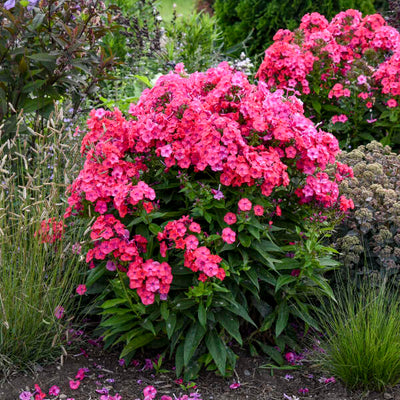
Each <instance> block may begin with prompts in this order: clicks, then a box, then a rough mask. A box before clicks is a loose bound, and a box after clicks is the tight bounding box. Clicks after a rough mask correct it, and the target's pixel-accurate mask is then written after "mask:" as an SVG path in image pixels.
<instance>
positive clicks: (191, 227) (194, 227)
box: [189, 222, 201, 233]
mask: <svg viewBox="0 0 400 400" xmlns="http://www.w3.org/2000/svg"><path fill="white" fill-rule="evenodd" d="M189 231H192V232H194V233H200V232H201V227H200V225H199V224H198V223H197V222H192V223H191V224H190V225H189Z"/></svg>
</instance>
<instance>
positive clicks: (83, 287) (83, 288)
mask: <svg viewBox="0 0 400 400" xmlns="http://www.w3.org/2000/svg"><path fill="white" fill-rule="evenodd" d="M86 290H87V289H86V285H83V284H81V285H78V287H77V288H76V293H78V294H79V296H82V295H84V294H85V293H86Z"/></svg>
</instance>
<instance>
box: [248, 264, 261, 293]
mask: <svg viewBox="0 0 400 400" xmlns="http://www.w3.org/2000/svg"><path fill="white" fill-rule="evenodd" d="M245 274H246V275H247V276H248V277H249V279H250V281H251V283H252V284H253V285H254V286H255V287H256V288H257V289H258V290H259V289H260V285H259V283H258V275H257V271H256V270H255V269H253V268H250V269H249V270H247V271H245Z"/></svg>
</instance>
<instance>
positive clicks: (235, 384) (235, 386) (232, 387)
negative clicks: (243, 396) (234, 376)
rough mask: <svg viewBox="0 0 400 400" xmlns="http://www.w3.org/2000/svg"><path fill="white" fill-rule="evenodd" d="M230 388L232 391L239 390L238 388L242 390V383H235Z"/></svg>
mask: <svg viewBox="0 0 400 400" xmlns="http://www.w3.org/2000/svg"><path fill="white" fill-rule="evenodd" d="M229 387H230V388H231V389H238V388H240V383H239V382H234V383H232V384H231V385H229Z"/></svg>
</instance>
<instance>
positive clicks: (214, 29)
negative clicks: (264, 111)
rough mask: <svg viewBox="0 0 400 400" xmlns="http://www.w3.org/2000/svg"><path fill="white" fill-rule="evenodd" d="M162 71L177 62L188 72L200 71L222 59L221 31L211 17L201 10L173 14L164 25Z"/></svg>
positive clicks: (165, 70) (214, 19)
mask: <svg viewBox="0 0 400 400" xmlns="http://www.w3.org/2000/svg"><path fill="white" fill-rule="evenodd" d="M163 47H164V50H163V52H162V54H161V59H162V60H163V61H164V62H163V64H164V72H167V71H168V70H170V69H171V66H174V65H175V64H178V63H183V64H185V68H186V70H187V71H188V72H189V73H191V72H195V71H203V70H205V69H207V68H210V67H211V66H215V65H217V64H218V63H219V62H220V61H222V47H223V39H222V32H221V30H220V29H219V27H218V25H217V20H216V18H215V17H212V16H210V15H209V14H208V13H204V12H200V13H197V12H195V11H194V12H193V13H192V14H191V15H190V16H186V17H185V16H181V17H177V15H176V12H174V17H173V19H172V21H171V22H169V23H166V25H165V38H164V43H163Z"/></svg>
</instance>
